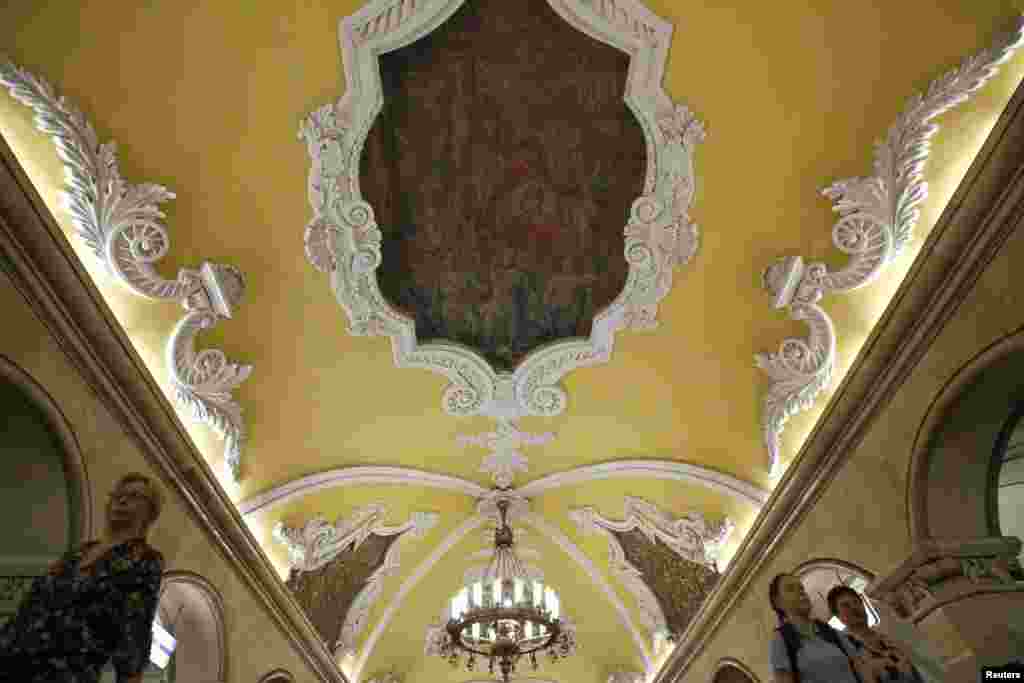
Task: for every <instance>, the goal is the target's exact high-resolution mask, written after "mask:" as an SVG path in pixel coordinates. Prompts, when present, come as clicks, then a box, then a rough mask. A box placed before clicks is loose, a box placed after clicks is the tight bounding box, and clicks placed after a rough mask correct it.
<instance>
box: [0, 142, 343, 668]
mask: <svg viewBox="0 0 1024 683" xmlns="http://www.w3.org/2000/svg"><path fill="white" fill-rule="evenodd" d="M0 256H2V257H3V259H5V260H6V261H7V262H8V264H9V265H10V268H9V273H10V276H11V278H12V281H13V283H14V285H15V287H16V288H17V289H18V291H19V292H20V293H21V295H22V296H23V297H24V298H25V299H26V301H28V302H29V305H30V306H31V307H32V309H33V310H34V311H35V314H36V315H37V316H38V317H39V319H40V320H41V321H42V323H43V325H44V326H45V327H46V328H47V329H48V330H49V332H50V334H51V335H52V336H53V337H54V338H55V339H56V341H57V343H58V344H59V346H60V348H61V349H62V351H63V352H64V353H65V354H66V355H67V356H68V358H69V360H70V362H71V363H72V364H73V365H74V366H75V367H76V368H77V369H78V371H79V372H80V373H81V376H82V378H83V380H84V382H85V383H86V384H87V385H88V386H89V387H90V388H91V389H92V391H94V392H95V393H96V395H97V396H98V397H99V398H100V400H101V401H102V403H103V405H104V406H105V407H106V409H107V410H109V411H110V413H111V415H112V417H113V418H114V419H115V420H117V421H118V422H119V423H120V424H121V425H122V427H123V429H124V431H125V433H126V434H128V435H129V437H130V438H132V439H133V440H134V441H135V442H136V443H137V444H138V445H139V449H140V451H141V452H142V454H143V457H145V458H146V459H147V461H149V463H150V464H151V465H152V467H153V469H154V471H156V472H157V473H158V474H159V476H160V478H161V479H162V481H163V483H164V485H166V486H168V487H169V488H171V489H173V490H174V491H175V492H176V494H177V495H179V496H181V498H182V500H183V501H184V503H185V508H186V510H187V511H188V514H189V515H190V516H191V517H192V518H193V520H194V521H195V523H196V525H197V527H198V528H199V529H201V530H202V532H203V533H204V534H205V535H206V536H207V538H208V539H209V541H210V543H211V544H212V545H213V546H214V547H215V548H217V550H218V551H219V552H220V553H221V555H222V556H223V557H224V558H225V560H226V561H227V563H228V564H229V565H230V567H231V569H232V571H234V572H236V573H237V574H238V575H239V577H240V579H241V580H242V582H243V583H244V584H245V585H246V586H247V587H248V589H249V590H250V591H251V592H252V594H253V596H254V597H255V598H256V600H257V602H258V603H259V604H260V605H262V606H263V609H264V610H265V611H266V613H267V614H268V615H269V616H270V618H271V620H272V621H273V623H274V624H275V625H276V626H277V627H278V628H279V629H280V631H281V633H282V634H283V635H284V636H285V638H286V639H287V640H288V641H289V642H290V644H291V645H292V647H294V648H295V650H296V651H297V652H298V653H299V654H300V655H301V657H302V658H303V660H304V661H305V662H306V664H307V666H309V668H310V671H311V672H312V673H313V674H314V675H315V676H316V677H317V678H318V680H321V681H333V682H334V683H348V682H347V679H346V678H345V676H344V675H342V673H341V671H340V670H339V669H338V667H337V664H336V663H335V662H334V659H333V657H332V656H331V654H330V653H329V652H328V651H327V649H326V648H325V647H324V646H323V644H322V643H321V642H320V639H319V636H318V635H317V634H316V631H315V630H314V629H313V626H312V624H311V623H310V622H309V619H307V618H306V615H305V614H304V613H303V612H302V610H301V609H300V608H299V606H298V605H297V604H296V603H295V601H294V599H293V598H292V597H291V595H290V594H289V593H288V591H287V588H286V587H285V586H284V584H282V583H281V581H280V579H279V578H278V576H277V573H276V571H275V570H274V568H273V567H272V566H271V564H270V562H269V560H268V559H267V557H266V555H265V554H264V553H263V551H262V549H261V548H260V547H259V544H258V543H257V542H256V539H255V538H253V536H252V534H251V533H249V530H248V529H247V528H246V526H245V524H244V522H243V521H242V518H241V516H240V515H239V513H238V512H237V511H236V510H235V507H234V505H233V504H232V503H231V501H230V500H228V498H227V496H226V495H225V494H224V492H223V490H222V489H221V487H220V486H219V484H218V483H217V481H216V479H215V477H214V474H213V472H212V471H211V470H210V468H209V466H208V465H207V464H206V462H205V461H204V459H203V458H202V456H201V455H200V454H199V453H198V452H197V451H196V449H195V447H194V446H193V445H192V442H191V441H190V439H189V437H188V435H187V434H186V432H185V429H184V427H183V426H182V424H181V422H180V421H179V420H178V418H177V415H176V414H175V411H174V409H173V407H172V406H171V405H170V404H169V403H168V402H167V400H166V399H165V398H164V395H163V392H162V391H161V390H160V387H159V386H157V385H156V383H155V382H154V381H153V379H152V377H151V376H150V375H149V373H148V372H147V370H146V368H145V365H144V364H143V362H142V360H141V359H140V358H139V357H138V355H137V353H136V352H135V351H134V349H133V348H132V344H131V342H130V341H129V339H128V338H127V336H126V335H125V333H124V332H123V330H122V329H121V327H120V326H119V325H118V323H117V321H116V320H115V318H114V316H113V314H112V313H111V311H110V310H109V308H108V307H107V305H106V303H105V302H104V301H103V298H102V296H101V295H100V293H99V292H98V291H97V290H96V287H95V286H94V285H93V284H92V282H91V280H90V278H89V276H88V274H87V273H86V272H85V271H84V270H83V269H82V266H81V265H80V263H79V261H78V258H77V257H76V256H75V254H74V252H73V251H72V250H71V247H70V245H69V244H68V243H67V240H66V239H65V238H64V235H63V233H62V232H61V230H60V228H59V227H58V226H57V224H56V221H55V220H54V218H53V216H52V215H51V214H50V212H49V211H48V210H47V208H46V206H45V204H44V203H43V201H42V199H41V198H40V197H39V196H38V194H37V193H36V191H35V188H33V187H32V184H31V182H30V181H29V179H28V178H27V177H26V175H25V173H24V171H23V170H22V169H21V166H20V165H19V164H18V162H17V160H16V159H15V158H14V155H13V153H12V152H11V150H10V148H9V147H8V146H7V143H6V141H4V140H2V139H0ZM58 292H59V294H58Z"/></svg>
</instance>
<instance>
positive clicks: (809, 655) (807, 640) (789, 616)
mask: <svg viewBox="0 0 1024 683" xmlns="http://www.w3.org/2000/svg"><path fill="white" fill-rule="evenodd" d="M768 599H769V601H770V602H771V605H772V609H773V610H774V611H775V614H776V615H777V616H778V618H779V627H778V628H777V629H776V630H775V634H774V635H773V637H772V640H771V646H770V649H769V651H768V660H769V662H770V663H771V668H772V673H773V675H774V677H775V678H774V680H775V683H863V682H862V681H861V679H860V676H859V675H858V673H857V670H856V668H855V664H854V661H853V660H852V659H851V656H852V655H853V653H854V648H853V645H852V644H851V643H850V641H849V640H847V639H846V637H845V636H844V635H843V634H842V633H839V632H838V631H836V630H835V629H834V628H832V627H831V626H829V625H828V624H826V623H824V622H822V621H818V620H816V619H812V618H811V599H810V597H809V596H808V595H807V591H805V590H804V586H803V584H802V583H801V582H800V579H799V578H797V577H796V576H793V575H792V574H779V575H778V576H776V577H775V578H774V579H772V582H771V586H770V587H769V589H768Z"/></svg>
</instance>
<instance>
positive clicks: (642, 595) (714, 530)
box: [569, 496, 736, 642]
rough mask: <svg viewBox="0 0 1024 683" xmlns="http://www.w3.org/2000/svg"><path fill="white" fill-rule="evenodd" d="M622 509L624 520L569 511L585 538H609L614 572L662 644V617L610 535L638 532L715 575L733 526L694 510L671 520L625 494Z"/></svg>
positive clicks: (650, 593)
mask: <svg viewBox="0 0 1024 683" xmlns="http://www.w3.org/2000/svg"><path fill="white" fill-rule="evenodd" d="M624 508H625V518H624V519H623V520H622V521H615V520H612V519H608V518H607V517H605V516H603V515H602V514H601V513H600V512H598V511H597V510H596V509H595V508H593V507H590V506H587V507H583V508H577V509H574V510H570V511H569V518H570V519H571V520H572V521H573V522H574V523H575V524H576V526H577V527H578V528H579V530H580V531H581V532H583V533H584V534H590V533H601V534H604V536H605V537H606V538H607V539H608V550H609V553H610V554H611V567H612V570H613V571H614V572H615V573H616V575H617V576H618V577H619V579H620V580H621V581H622V583H623V585H624V586H625V587H626V588H627V589H628V590H629V591H630V593H631V594H632V595H633V597H634V599H635V600H636V601H637V606H638V607H639V609H640V621H641V623H642V624H643V625H644V626H645V627H646V628H647V629H648V630H649V631H650V632H651V635H652V639H654V640H655V641H656V642H662V641H663V639H664V637H665V636H666V635H667V634H668V632H669V625H668V622H667V620H666V618H665V614H664V612H663V610H662V608H661V606H660V605H659V603H658V599H657V597H656V596H655V595H654V592H653V591H652V590H651V588H650V587H649V586H648V584H647V582H646V581H645V579H644V576H643V573H642V572H641V571H640V570H639V569H637V568H636V567H635V566H634V565H633V564H632V563H631V562H630V561H629V560H628V559H626V553H625V550H624V548H623V547H622V544H621V543H620V542H619V540H618V538H617V537H616V536H615V533H612V532H619V533H625V532H629V531H633V530H638V531H640V532H641V533H643V534H644V536H646V537H647V539H648V540H649V541H650V542H651V543H654V542H655V541H656V540H660V541H662V542H663V543H664V544H665V545H666V546H668V547H669V548H670V549H671V550H672V551H673V552H674V553H675V554H676V555H678V556H679V557H680V558H682V559H684V560H688V561H690V562H695V563H697V564H701V565H704V566H707V567H709V568H711V569H714V570H716V571H717V570H718V568H717V563H718V556H719V553H720V551H721V547H722V544H723V543H724V542H725V541H726V540H727V539H728V538H729V536H730V535H731V533H732V532H733V531H734V530H735V528H736V526H735V524H734V523H733V522H732V520H730V519H728V518H726V519H724V520H723V521H722V522H721V523H719V524H712V523H709V522H708V521H707V520H706V519H705V518H704V516H703V515H701V514H700V513H696V512H690V513H687V514H686V515H683V516H682V517H680V518H678V519H672V518H671V517H670V516H669V515H667V514H665V513H664V512H663V511H662V510H660V509H659V508H658V507H657V506H655V505H652V504H651V503H648V502H647V501H645V500H643V499H640V498H634V497H631V496H626V498H625V505H624Z"/></svg>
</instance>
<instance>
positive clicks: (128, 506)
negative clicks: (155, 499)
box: [107, 481, 153, 530]
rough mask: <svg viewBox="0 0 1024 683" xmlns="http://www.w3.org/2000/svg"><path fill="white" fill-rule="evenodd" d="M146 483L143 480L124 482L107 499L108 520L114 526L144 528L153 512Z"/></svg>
mask: <svg viewBox="0 0 1024 683" xmlns="http://www.w3.org/2000/svg"><path fill="white" fill-rule="evenodd" d="M152 511H153V508H152V503H150V502H149V494H148V492H147V491H146V485H145V484H143V483H142V482H141V481H130V482H127V483H125V484H122V485H121V486H120V488H118V489H116V490H115V491H114V492H113V493H111V494H110V499H109V500H108V501H107V522H108V523H109V524H110V526H112V527H117V528H124V527H136V528H138V529H140V530H141V529H143V528H145V526H146V522H147V521H148V520H149V518H150V515H151V514H152Z"/></svg>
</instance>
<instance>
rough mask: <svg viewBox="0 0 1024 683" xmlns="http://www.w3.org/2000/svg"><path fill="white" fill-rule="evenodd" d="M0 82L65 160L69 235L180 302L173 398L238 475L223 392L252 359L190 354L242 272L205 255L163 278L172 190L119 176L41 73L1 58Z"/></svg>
mask: <svg viewBox="0 0 1024 683" xmlns="http://www.w3.org/2000/svg"><path fill="white" fill-rule="evenodd" d="M0 85H4V86H6V87H7V88H8V90H9V91H10V93H11V96H12V97H13V98H14V99H15V100H17V101H18V102H20V103H22V104H24V105H26V106H28V107H30V108H31V109H32V110H33V111H34V112H35V125H36V128H38V129H39V130H40V131H41V132H43V133H46V134H48V135H49V136H50V137H51V138H52V140H53V142H54V145H55V146H56V147H57V154H58V156H59V157H60V159H61V161H62V162H63V163H64V170H65V174H66V177H67V185H66V186H65V190H64V201H65V203H66V205H67V208H68V213H69V214H70V216H71V221H72V223H73V224H74V226H75V230H76V232H77V234H78V237H79V238H80V239H81V240H82V241H83V242H84V243H85V244H86V245H87V246H88V247H89V248H90V249H91V250H92V252H93V254H95V256H96V257H97V258H98V259H99V260H100V262H102V263H103V265H104V267H105V268H106V270H107V271H108V272H109V273H110V274H111V275H112V276H113V277H114V278H115V279H116V280H117V281H118V282H119V283H120V284H121V285H123V286H124V287H125V288H126V289H127V290H128V291H130V292H131V293H133V294H135V295H136V296H140V297H143V298H146V299H151V300H162V301H169V302H173V303H177V304H179V305H180V306H181V307H182V308H184V309H185V310H186V311H188V312H187V313H186V314H185V316H184V317H182V319H181V320H180V321H179V323H178V324H177V325H176V326H175V327H174V330H173V331H172V332H171V336H170V338H169V339H168V340H167V345H166V349H165V357H166V362H167V371H168V377H169V379H170V381H171V386H172V387H173V388H174V394H175V398H176V399H177V400H178V402H179V403H180V404H181V405H182V407H183V408H185V409H186V410H187V411H189V412H190V413H191V415H192V417H193V418H194V419H195V420H197V421H199V422H204V423H206V424H207V425H209V426H210V427H211V428H213V429H214V430H215V431H217V432H218V433H219V434H220V435H221V436H222V437H223V438H224V441H225V446H224V459H225V462H226V464H227V467H228V473H229V476H231V477H232V479H233V480H234V481H236V482H237V481H239V479H240V475H241V455H242V441H243V440H244V438H245V433H246V432H245V422H244V421H243V419H242V408H241V406H240V405H239V404H238V402H237V401H235V399H234V397H233V396H232V393H231V392H232V391H233V390H234V389H236V388H237V387H238V385H240V384H241V383H242V382H244V381H245V380H246V379H247V378H248V377H249V374H250V373H251V372H252V366H251V365H239V364H237V363H232V362H229V361H228V360H227V358H226V357H225V355H224V353H223V352H222V351H219V350H216V349H207V350H204V351H201V352H199V353H196V351H195V342H196V336H197V335H198V334H199V332H200V331H202V330H206V329H210V328H212V327H214V326H215V325H216V324H217V323H218V322H219V321H221V320H224V319H227V318H231V317H232V314H233V312H234V310H235V309H236V308H237V307H238V305H239V304H240V303H241V299H242V295H243V294H244V292H245V278H244V277H243V276H242V273H241V271H239V270H238V269H237V268H234V267H232V266H226V265H222V264H219V263H208V262H206V261H204V262H203V263H202V265H200V266H199V268H198V269H196V270H192V269H188V268H183V269H181V270H180V271H179V272H178V277H177V279H175V280H165V279H164V278H162V277H161V276H160V275H159V274H158V273H157V272H156V270H155V269H154V268H153V264H155V263H156V262H158V261H160V260H161V259H163V257H164V256H166V255H167V252H168V250H169V249H170V244H171V241H170V235H169V234H168V232H167V228H166V227H165V226H164V225H163V224H162V222H161V220H162V219H163V218H164V214H163V212H162V211H161V210H160V208H159V207H160V205H161V204H163V203H164V202H166V201H168V200H170V199H173V198H174V193H173V192H171V191H169V190H168V189H167V188H165V187H163V186H162V185H155V184H153V183H141V184H138V185H133V184H130V183H127V182H125V180H124V179H123V178H122V177H121V172H120V170H119V168H118V162H117V155H116V153H115V145H114V143H112V142H110V143H106V144H102V145H101V144H100V143H99V140H98V138H97V136H96V131H95V130H94V129H93V127H92V124H91V123H90V122H89V121H88V120H87V119H86V118H85V114H83V113H82V112H81V110H79V109H78V108H77V107H76V106H75V105H74V104H72V103H71V102H69V101H68V100H67V99H66V98H63V97H61V98H58V97H57V95H56V93H55V92H54V89H53V87H52V86H51V85H50V84H49V83H47V82H46V81H45V80H43V79H41V78H39V77H37V76H35V75H33V74H31V73H29V72H28V71H25V70H24V69H20V68H18V67H17V66H15V65H14V64H11V63H9V62H5V61H3V60H2V59H0Z"/></svg>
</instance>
